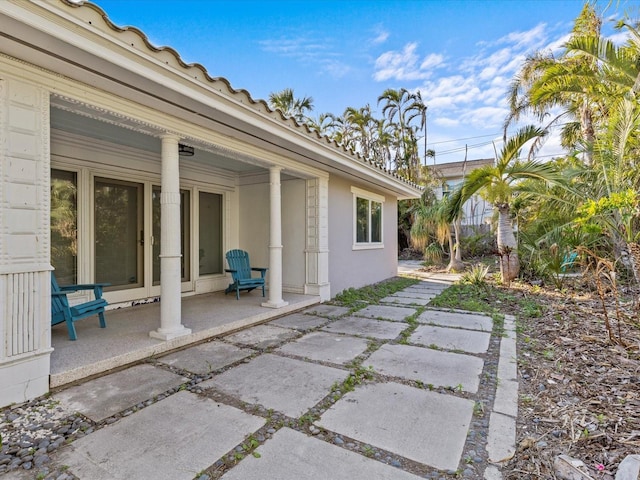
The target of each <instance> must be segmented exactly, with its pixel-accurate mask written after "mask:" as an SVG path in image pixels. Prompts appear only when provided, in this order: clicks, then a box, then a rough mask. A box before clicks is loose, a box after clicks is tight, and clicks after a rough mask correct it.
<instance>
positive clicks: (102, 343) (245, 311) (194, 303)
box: [49, 291, 320, 388]
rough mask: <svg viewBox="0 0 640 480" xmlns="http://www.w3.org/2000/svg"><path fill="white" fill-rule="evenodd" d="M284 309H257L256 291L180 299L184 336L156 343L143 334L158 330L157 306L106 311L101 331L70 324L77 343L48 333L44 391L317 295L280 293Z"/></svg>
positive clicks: (310, 301) (297, 306) (58, 331)
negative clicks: (47, 376) (49, 349)
mask: <svg viewBox="0 0 640 480" xmlns="http://www.w3.org/2000/svg"><path fill="white" fill-rule="evenodd" d="M283 298H284V300H285V301H286V302H289V305H287V306H285V307H282V308H278V309H271V308H266V307H262V306H261V303H262V302H264V301H267V300H268V295H267V298H263V297H262V295H261V292H258V291H254V292H250V293H243V294H241V296H240V300H236V297H235V295H225V294H224V292H216V293H209V294H203V295H194V296H191V297H183V298H182V324H183V325H184V326H185V327H186V328H189V329H191V333H190V334H189V335H185V336H183V337H179V338H175V339H172V340H169V341H162V340H158V339H154V338H151V337H150V336H149V332H150V331H152V330H157V329H158V328H159V327H160V302H156V303H150V304H144V305H138V306H134V307H127V308H121V309H114V310H109V311H107V312H106V313H105V318H106V321H107V328H104V329H103V328H100V325H99V322H98V317H95V319H94V318H86V319H84V320H81V321H79V322H77V323H76V331H77V333H78V340H76V341H75V342H74V341H70V340H69V336H68V333H67V327H66V325H65V324H59V325H56V326H54V327H53V328H52V329H51V345H52V347H53V348H54V351H53V352H52V353H51V377H50V381H49V385H50V388H55V387H59V386H61V385H65V384H68V383H72V382H75V381H77V380H80V379H83V378H87V377H90V376H92V375H96V374H98V373H103V372H106V371H109V370H112V369H114V368H117V367H121V366H123V365H127V364H130V363H133V362H136V361H139V360H142V359H145V358H149V357H153V356H154V355H159V354H161V353H165V352H168V351H171V350H175V349H178V348H181V347H184V346H186V345H190V344H193V343H197V342H200V341H203V340H206V339H208V338H211V337H216V336H220V335H223V334H226V333H229V332H232V331H234V330H238V329H241V328H245V327H247V326H250V325H255V324H257V323H261V322H264V321H267V320H271V319H273V318H276V317H280V316H282V315H286V314H288V313H291V312H294V311H297V310H301V309H303V308H306V307H308V306H311V305H315V304H317V303H319V302H320V297H318V296H313V295H301V294H294V293H283Z"/></svg>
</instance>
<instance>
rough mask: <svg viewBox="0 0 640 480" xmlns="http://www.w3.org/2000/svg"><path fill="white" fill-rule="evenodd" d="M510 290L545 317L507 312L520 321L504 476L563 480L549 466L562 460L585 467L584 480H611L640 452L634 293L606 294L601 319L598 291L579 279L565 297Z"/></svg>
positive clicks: (639, 351) (525, 288)
mask: <svg viewBox="0 0 640 480" xmlns="http://www.w3.org/2000/svg"><path fill="white" fill-rule="evenodd" d="M569 282H572V283H569ZM511 291H512V292H514V293H515V294H516V295H518V296H524V297H529V298H532V299H535V301H536V302H537V303H539V304H540V305H543V313H542V314H541V315H540V316H539V317H537V318H530V317H525V316H523V315H522V312H518V311H512V312H508V311H507V312H505V313H513V314H515V315H516V316H517V318H518V374H519V397H520V398H519V413H518V423H517V429H518V431H517V451H516V453H515V455H514V456H513V458H511V459H510V460H509V461H508V463H507V464H506V466H505V468H504V469H503V474H504V478H505V479H518V480H526V479H555V478H563V477H562V476H558V475H557V471H556V469H555V468H554V460H555V459H556V458H557V457H558V456H559V455H561V454H564V455H568V456H570V457H572V458H573V459H577V460H580V461H582V462H584V467H581V469H582V470H583V472H584V473H586V474H587V475H589V476H590V477H587V476H584V479H587V478H593V479H613V478H614V476H615V473H616V470H617V467H618V465H619V464H620V462H621V461H622V460H623V459H624V458H625V457H626V456H627V455H631V454H638V453H640V315H639V313H640V312H639V310H638V305H637V303H636V300H637V298H638V294H639V292H638V289H633V290H632V289H630V288H627V289H620V290H619V291H617V292H615V291H611V289H609V290H608V291H607V292H606V295H605V305H606V309H607V314H606V315H605V312H604V309H603V304H602V300H601V298H600V296H599V295H598V293H597V289H596V288H595V285H594V284H593V282H591V283H590V281H589V279H585V278H582V277H580V278H577V279H572V280H570V281H568V282H567V283H566V284H565V285H564V287H563V289H562V291H560V290H558V289H553V287H549V288H546V287H543V286H542V287H541V286H530V285H512V287H511ZM616 298H617V299H618V306H617V308H616V302H615V299H616ZM505 307H507V308H508V306H507V305H505ZM607 321H608V323H609V325H610V329H611V335H610V334H609V330H608V329H607V326H606V324H607ZM576 478H577V477H576Z"/></svg>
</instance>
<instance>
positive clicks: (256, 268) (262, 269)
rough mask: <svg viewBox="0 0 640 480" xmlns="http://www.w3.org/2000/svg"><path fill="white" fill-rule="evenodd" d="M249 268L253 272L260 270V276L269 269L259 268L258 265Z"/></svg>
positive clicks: (262, 276)
mask: <svg viewBox="0 0 640 480" xmlns="http://www.w3.org/2000/svg"><path fill="white" fill-rule="evenodd" d="M251 270H253V271H254V272H260V277H261V278H264V276H265V274H266V273H267V270H269V269H268V268H260V267H252V268H251Z"/></svg>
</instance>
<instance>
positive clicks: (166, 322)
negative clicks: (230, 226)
mask: <svg viewBox="0 0 640 480" xmlns="http://www.w3.org/2000/svg"><path fill="white" fill-rule="evenodd" d="M178 141H179V138H178V137H176V136H174V135H165V136H163V137H162V182H161V184H162V187H161V188H162V190H161V192H160V328H158V330H153V331H151V332H149V335H150V336H151V337H153V338H158V339H160V340H171V339H172V338H176V337H181V336H183V335H188V334H190V333H191V330H189V329H188V328H185V327H184V325H182V295H181V292H180V283H181V274H180V257H181V254H180V165H179V163H180V162H179V156H178Z"/></svg>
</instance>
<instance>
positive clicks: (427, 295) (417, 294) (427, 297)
mask: <svg viewBox="0 0 640 480" xmlns="http://www.w3.org/2000/svg"><path fill="white" fill-rule="evenodd" d="M437 295H438V294H437V293H436V292H422V291H420V292H418V291H416V292H411V291H410V292H407V291H406V290H400V291H399V292H396V293H394V294H393V295H391V296H392V297H407V298H421V299H423V300H431V299H432V298H435V297H436V296H437Z"/></svg>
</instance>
